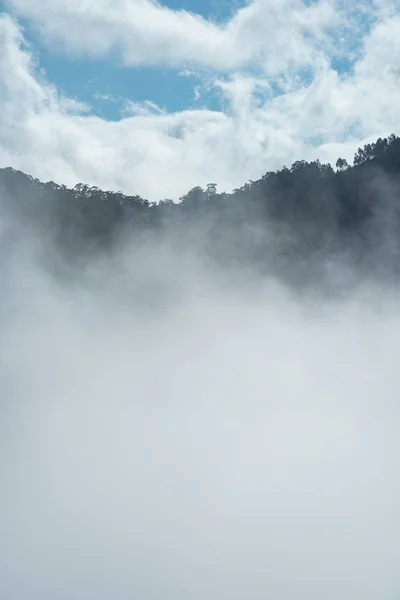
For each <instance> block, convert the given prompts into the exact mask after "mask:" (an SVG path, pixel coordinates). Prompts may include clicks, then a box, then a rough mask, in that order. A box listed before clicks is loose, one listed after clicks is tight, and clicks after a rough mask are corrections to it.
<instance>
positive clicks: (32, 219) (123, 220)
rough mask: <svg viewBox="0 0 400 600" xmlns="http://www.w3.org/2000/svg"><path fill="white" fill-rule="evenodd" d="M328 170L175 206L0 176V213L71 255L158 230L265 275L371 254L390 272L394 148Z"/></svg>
mask: <svg viewBox="0 0 400 600" xmlns="http://www.w3.org/2000/svg"><path fill="white" fill-rule="evenodd" d="M335 166H336V169H334V168H333V167H332V166H331V165H330V164H323V163H321V162H320V161H319V160H316V161H312V162H306V161H304V160H300V161H297V162H295V163H294V164H293V165H292V166H291V167H290V168H288V167H286V166H285V167H283V168H282V169H280V170H278V171H274V172H267V173H266V174H265V175H264V176H263V177H262V178H261V179H259V180H257V181H250V182H248V183H246V184H245V185H243V186H242V187H241V188H238V189H235V190H234V191H233V192H232V193H229V194H228V193H225V192H222V193H219V192H218V191H217V186H216V184H213V183H210V184H209V185H208V186H207V189H203V188H201V187H194V188H193V189H191V190H190V191H189V192H188V193H187V194H185V195H184V196H183V197H181V198H180V201H179V202H178V203H174V202H173V201H172V200H169V199H163V200H161V201H160V202H158V203H154V202H149V201H148V200H146V199H144V198H141V197H140V196H138V195H132V196H129V195H126V194H122V193H121V192H112V191H104V190H100V189H99V188H97V187H89V186H87V185H85V184H82V183H81V184H78V185H76V186H75V188H73V189H69V188H67V187H66V186H63V185H58V184H56V183H54V182H53V181H50V182H48V183H42V182H40V181H39V180H37V179H34V178H32V177H30V176H28V175H25V174H24V173H22V172H20V171H15V170H14V169H11V168H6V169H2V170H0V197H1V199H2V207H3V209H4V210H6V211H8V213H11V214H13V215H14V216H15V215H18V217H20V220H23V222H24V223H25V226H27V227H32V228H34V227H40V230H41V231H42V232H46V234H47V235H50V236H51V237H52V239H53V240H54V241H56V242H57V243H58V244H59V245H60V247H62V248H63V249H64V250H68V251H69V252H77V251H78V249H79V250H82V249H83V248H88V247H91V248H96V249H98V248H102V249H104V248H106V249H107V248H109V247H110V246H112V245H113V244H114V243H116V242H117V241H118V240H120V239H121V236H127V235H128V236H131V238H135V236H136V237H140V236H142V235H143V234H144V233H146V234H147V233H148V234H153V233H159V232H160V230H161V231H170V232H172V233H173V234H174V236H175V239H178V238H181V239H182V240H183V239H185V240H186V241H187V242H188V243H200V241H201V244H202V248H203V249H206V250H207V251H208V252H209V253H211V254H212V256H213V257H217V258H219V259H221V260H228V261H229V260H234V261H238V260H239V261H254V262H255V261H256V262H257V264H259V265H263V264H264V265H266V264H267V263H269V262H270V261H269V258H270V257H271V256H272V255H273V257H274V261H275V264H276V265H281V266H282V265H283V262H282V261H284V266H285V268H287V267H288V265H289V264H290V260H292V259H293V258H295V259H296V261H297V263H298V262H299V259H300V258H301V259H302V260H303V262H304V260H306V259H310V260H311V259H315V257H316V256H317V255H318V256H321V254H323V255H324V256H326V255H327V254H332V255H334V254H338V253H342V254H343V252H345V251H346V252H351V253H352V257H353V259H354V260H358V261H360V262H364V263H365V261H366V260H367V262H368V264H370V262H371V260H370V259H371V256H372V252H374V253H375V254H374V260H375V259H376V255H377V252H378V251H379V255H380V262H381V263H382V261H385V260H386V261H387V260H390V261H391V263H393V265H392V266H393V267H394V263H395V260H396V259H397V248H398V247H400V244H399V243H398V240H399V239H400V216H399V215H400V211H399V208H400V138H399V137H397V136H396V135H394V134H392V135H390V136H389V137H388V138H384V139H381V138H379V139H378V140H377V141H376V143H374V144H367V145H365V146H364V147H363V148H359V149H358V151H357V152H356V154H355V156H354V161H353V165H352V166H350V165H348V163H347V162H346V161H345V160H344V159H342V158H339V159H338V160H337V162H336V165H335ZM389 238H390V244H389V242H388V240H389ZM188 240H191V242H189V241H188ZM389 246H390V248H389ZM385 248H386V249H385ZM389 250H390V252H389ZM388 252H389V254H390V256H389V254H388ZM385 253H386V254H385ZM283 257H284V258H283ZM279 261H281V262H279ZM375 262H376V260H375ZM378 262H379V261H378Z"/></svg>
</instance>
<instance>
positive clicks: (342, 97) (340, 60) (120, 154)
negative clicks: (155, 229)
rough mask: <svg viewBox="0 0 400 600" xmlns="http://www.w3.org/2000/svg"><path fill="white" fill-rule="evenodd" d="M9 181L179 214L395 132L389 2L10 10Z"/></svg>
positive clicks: (399, 21)
mask: <svg viewBox="0 0 400 600" xmlns="http://www.w3.org/2000/svg"><path fill="white" fill-rule="evenodd" d="M0 11H1V12H0V48H1V54H0V75H1V77H0V167H5V166H12V167H14V168H16V169H21V170H23V171H25V172H27V173H29V174H31V175H32V176H34V177H38V178H39V179H42V180H46V181H48V180H53V181H56V182H58V183H64V184H67V185H69V186H73V185H75V184H77V183H79V182H85V183H88V184H90V185H97V186H99V187H102V188H106V189H112V190H121V191H123V192H125V193H128V194H129V193H131V194H141V195H142V196H144V197H146V198H148V199H149V200H152V201H156V200H160V199H163V198H172V199H174V200H177V199H178V198H179V197H180V196H181V195H183V194H184V193H186V192H187V191H188V190H189V189H190V188H192V187H194V186H195V185H201V186H204V187H205V186H206V185H207V183H209V182H215V183H217V185H218V190H219V191H231V190H232V189H234V188H235V187H239V186H241V185H243V184H244V183H246V182H247V181H249V180H251V179H253V180H254V179H257V178H259V177H261V176H262V175H263V174H264V173H265V172H266V171H268V170H274V169H277V168H281V167H282V166H283V165H285V164H286V165H289V166H290V165H291V164H292V163H293V162H294V161H295V160H300V159H306V160H314V159H316V158H320V160H322V161H324V162H331V163H332V164H333V165H334V164H335V162H336V159H337V158H338V157H339V156H342V157H344V158H347V160H349V161H350V162H351V161H352V158H353V155H354V152H355V151H356V150H357V148H358V147H359V145H361V144H364V143H367V142H369V141H373V140H376V139H377V138H378V137H379V136H387V135H389V134H390V133H398V129H396V128H397V127H398V123H399V117H400V85H399V83H400V71H399V68H398V56H399V52H400V41H399V40H400V8H399V5H398V3H397V2H396V1H395V0H362V1H361V2H357V3H349V2H345V1H344V0H247V1H239V0H234V1H230V0H223V1H218V2H217V0H202V1H200V0H169V1H168V2H156V1H153V0H117V1H115V0H96V1H94V0H83V1H82V0H37V1H35V2H32V1H31V0H1V1H0Z"/></svg>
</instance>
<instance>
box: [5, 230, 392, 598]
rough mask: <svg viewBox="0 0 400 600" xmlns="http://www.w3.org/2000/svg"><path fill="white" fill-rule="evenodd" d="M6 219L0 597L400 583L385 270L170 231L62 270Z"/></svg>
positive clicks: (219, 593) (237, 594) (281, 591)
mask: <svg viewBox="0 0 400 600" xmlns="http://www.w3.org/2000/svg"><path fill="white" fill-rule="evenodd" d="M5 231H7V227H5V226H3V229H2V233H1V239H2V258H1V269H2V272H3V284H2V289H1V297H0V482H1V483H0V485H1V494H0V597H1V598H2V599H4V600H109V599H113V600H128V599H129V600H132V599H135V600H153V599H154V600H164V599H171V600H186V599H191V600H214V599H215V600H217V599H218V600H223V599H227V600H228V599H229V600H248V599H251V598H266V599H271V600H292V599H293V600H294V599H296V600H298V599H300V600H303V599H304V600H317V599H318V600H320V599H321V598H324V600H345V599H347V598H348V599H351V600H355V599H362V600H372V599H374V600H375V599H376V598H378V597H379V599H380V600H389V599H390V600H392V599H393V600H395V599H396V600H397V598H398V593H399V590H400V572H399V569H398V558H399V550H398V540H399V535H400V475H399V468H398V457H399V455H400V438H399V435H398V431H399V405H398V399H399V397H400V378H399V374H398V349H399V347H400V315H399V303H398V289H397V287H396V286H395V285H393V286H392V287H390V286H389V285H388V284H385V285H384V284H382V283H380V284H378V283H375V282H374V279H373V278H370V279H368V280H367V279H365V280H361V279H360V280H359V281H358V283H357V285H355V286H354V285H353V286H351V287H349V288H348V289H345V290H343V293H340V294H336V295H335V297H332V298H329V297H327V295H326V294H319V293H318V292H315V290H314V291H313V292H311V291H310V292H309V293H302V294H301V295H298V296H297V295H296V293H295V292H294V291H293V289H291V290H289V288H288V287H286V286H285V285H284V284H282V283H279V282H278V280H277V279H275V278H274V277H267V276H260V275H256V274H255V273H252V272H251V270H250V269H246V271H245V272H244V271H243V272H242V271H240V270H239V271H235V270H234V269H230V270H229V271H226V270H225V271H222V270H221V269H219V268H218V267H217V266H216V265H213V264H212V262H211V261H207V260H205V259H203V258H202V257H201V256H200V255H196V253H195V252H193V253H192V254H191V253H190V252H187V253H185V254H184V253H181V252H177V251H176V250H174V249H173V246H171V245H169V244H168V242H167V241H165V240H158V241H157V242H155V241H152V242H148V243H144V244H143V245H142V246H141V247H140V248H138V247H137V246H131V245H129V243H127V244H126V246H124V247H123V248H120V249H119V252H118V253H116V254H115V255H114V256H111V257H110V258H109V259H108V260H107V261H106V260H99V261H97V262H91V263H90V264H88V265H87V267H86V269H85V270H84V272H83V273H81V274H80V275H79V276H77V275H74V276H71V277H70V278H68V277H67V278H66V277H64V278H57V277H55V276H54V274H52V272H51V270H49V269H48V268H46V266H45V265H44V263H45V260H44V259H46V257H47V258H48V256H51V253H52V252H54V249H51V248H48V247H42V246H41V244H40V243H39V240H38V239H34V238H33V239H30V240H25V241H24V242H18V243H16V242H15V239H14V237H13V236H10V235H6V233H5ZM329 268H330V269H331V271H332V273H333V272H334V271H336V272H335V273H334V275H335V277H336V278H337V280H338V281H340V280H341V269H343V267H341V266H339V265H336V266H335V265H330V267H329Z"/></svg>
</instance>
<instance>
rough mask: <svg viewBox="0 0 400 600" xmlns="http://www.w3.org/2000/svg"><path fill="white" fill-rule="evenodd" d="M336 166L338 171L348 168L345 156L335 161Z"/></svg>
mask: <svg viewBox="0 0 400 600" xmlns="http://www.w3.org/2000/svg"><path fill="white" fill-rule="evenodd" d="M336 168H337V170H338V171H345V170H346V169H348V168H349V163H348V162H347V160H346V159H345V158H338V159H337V161H336Z"/></svg>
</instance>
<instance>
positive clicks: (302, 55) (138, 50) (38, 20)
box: [8, 0, 341, 72]
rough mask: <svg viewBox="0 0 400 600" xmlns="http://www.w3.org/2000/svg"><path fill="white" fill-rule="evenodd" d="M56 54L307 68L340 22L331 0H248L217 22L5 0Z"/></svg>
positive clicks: (143, 2)
mask: <svg viewBox="0 0 400 600" xmlns="http://www.w3.org/2000/svg"><path fill="white" fill-rule="evenodd" d="M8 5H9V6H10V7H11V9H12V10H13V11H14V12H15V13H16V14H18V15H22V16H24V17H27V18H29V19H30V20H31V21H32V22H33V23H35V24H36V26H37V28H38V29H39V31H40V33H41V35H42V38H43V40H44V41H45V42H47V43H48V44H50V45H51V47H52V48H53V49H55V50H57V51H60V50H62V49H64V50H66V51H68V52H74V53H80V54H83V55H84V56H86V55H89V56H96V57H104V56H107V55H109V54H110V53H115V52H117V53H118V54H119V55H121V58H122V60H123V61H124V62H125V63H126V64H129V65H138V64H146V65H149V64H160V63H162V64H168V65H174V66H178V65H182V64H187V63H189V64H190V63H192V64H196V65H198V66H202V67H207V68H213V69H219V70H232V69H237V68H242V67H245V66H246V65H248V64H250V63H252V62H253V61H255V60H257V61H258V62H261V63H263V66H264V68H265V70H266V71H267V72H276V71H277V70H279V69H282V68H285V67H287V66H288V65H293V66H299V65H310V64H312V63H313V61H314V60H315V57H314V56H313V55H314V47H315V44H317V45H320V44H321V43H322V42H323V41H324V39H325V37H324V35H323V33H324V31H325V30H326V29H329V28H332V26H333V25H335V24H338V23H339V22H340V20H341V17H340V14H339V12H337V11H335V10H334V3H333V0H319V1H318V2H317V3H315V4H311V6H307V5H306V4H304V3H303V2H302V0H274V1H273V2H270V1H266V0H253V1H252V2H250V3H249V4H247V5H246V6H245V7H244V8H241V9H239V10H238V11H237V12H236V13H235V14H234V16H233V17H232V19H231V20H230V21H229V22H228V23H226V24H223V25H219V24H217V23H214V22H211V21H207V20H206V19H204V18H202V17H201V16H199V15H195V14H192V13H189V12H187V11H174V10H171V9H169V8H167V7H165V6H162V5H161V4H159V3H157V2H154V1H153V0H117V1H116V0H40V1H36V2H32V1H31V0H8Z"/></svg>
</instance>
